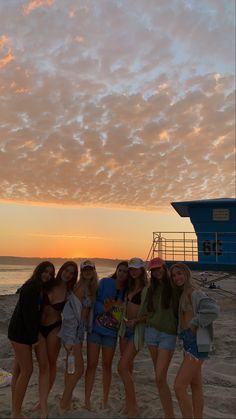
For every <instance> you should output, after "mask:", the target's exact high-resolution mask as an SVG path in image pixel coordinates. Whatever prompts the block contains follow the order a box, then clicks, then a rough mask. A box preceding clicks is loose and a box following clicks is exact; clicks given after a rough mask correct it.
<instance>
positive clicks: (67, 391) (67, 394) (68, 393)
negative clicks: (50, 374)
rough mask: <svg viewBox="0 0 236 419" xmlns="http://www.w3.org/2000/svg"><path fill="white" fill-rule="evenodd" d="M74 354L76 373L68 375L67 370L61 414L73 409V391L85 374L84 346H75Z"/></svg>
mask: <svg viewBox="0 0 236 419" xmlns="http://www.w3.org/2000/svg"><path fill="white" fill-rule="evenodd" d="M73 352H74V356H75V373H74V374H68V373H67V370H66V371H65V376H64V391H63V395H62V399H61V401H60V409H61V413H63V412H64V411H66V410H70V409H71V401H72V395H73V390H74V388H75V386H76V384H77V382H78V380H79V379H80V378H81V377H82V375H83V373H84V360H83V356H82V346H81V345H80V344H78V345H75V346H74V349H73Z"/></svg>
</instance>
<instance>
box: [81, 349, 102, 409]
mask: <svg viewBox="0 0 236 419" xmlns="http://www.w3.org/2000/svg"><path fill="white" fill-rule="evenodd" d="M99 353H100V345H97V344H96V343H88V344H87V368H86V373H85V407H86V409H88V410H91V403H90V398H91V393H92V389H93V385H94V380H95V374H96V369H97V365H98V359H99Z"/></svg>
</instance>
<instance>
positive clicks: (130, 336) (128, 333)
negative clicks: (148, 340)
mask: <svg viewBox="0 0 236 419" xmlns="http://www.w3.org/2000/svg"><path fill="white" fill-rule="evenodd" d="M134 329H135V328H134V327H132V326H126V328H125V334H124V339H125V340H127V341H133V340H134Z"/></svg>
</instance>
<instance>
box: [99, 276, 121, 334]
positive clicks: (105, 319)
mask: <svg viewBox="0 0 236 419" xmlns="http://www.w3.org/2000/svg"><path fill="white" fill-rule="evenodd" d="M123 310H124V291H123V290H118V289H117V288H116V280H115V278H103V279H101V280H100V281H99V285H98V289H97V295H96V301H95V306H94V317H93V327H92V331H93V332H96V333H99V334H101V335H104V336H111V337H117V333H118V329H119V326H120V321H121V318H122V315H123Z"/></svg>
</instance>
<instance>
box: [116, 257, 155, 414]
mask: <svg viewBox="0 0 236 419" xmlns="http://www.w3.org/2000/svg"><path fill="white" fill-rule="evenodd" d="M128 268H129V279H128V289H127V291H126V298H125V310H124V317H123V320H122V322H121V326H120V330H119V336H120V348H121V358H120V361H119V363H118V372H119V375H120V377H121V379H122V381H123V384H124V389H125V407H124V412H123V413H125V414H127V415H128V418H136V417H137V415H138V406H137V400H136V395H135V388H134V382H133V377H132V371H133V361H134V358H135V356H136V355H137V353H138V351H139V350H140V349H141V348H142V346H143V344H144V325H145V319H146V318H145V315H144V302H145V298H146V293H147V289H148V288H147V275H146V270H145V264H144V262H143V261H142V259H140V258H133V259H131V260H130V261H129V262H128Z"/></svg>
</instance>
